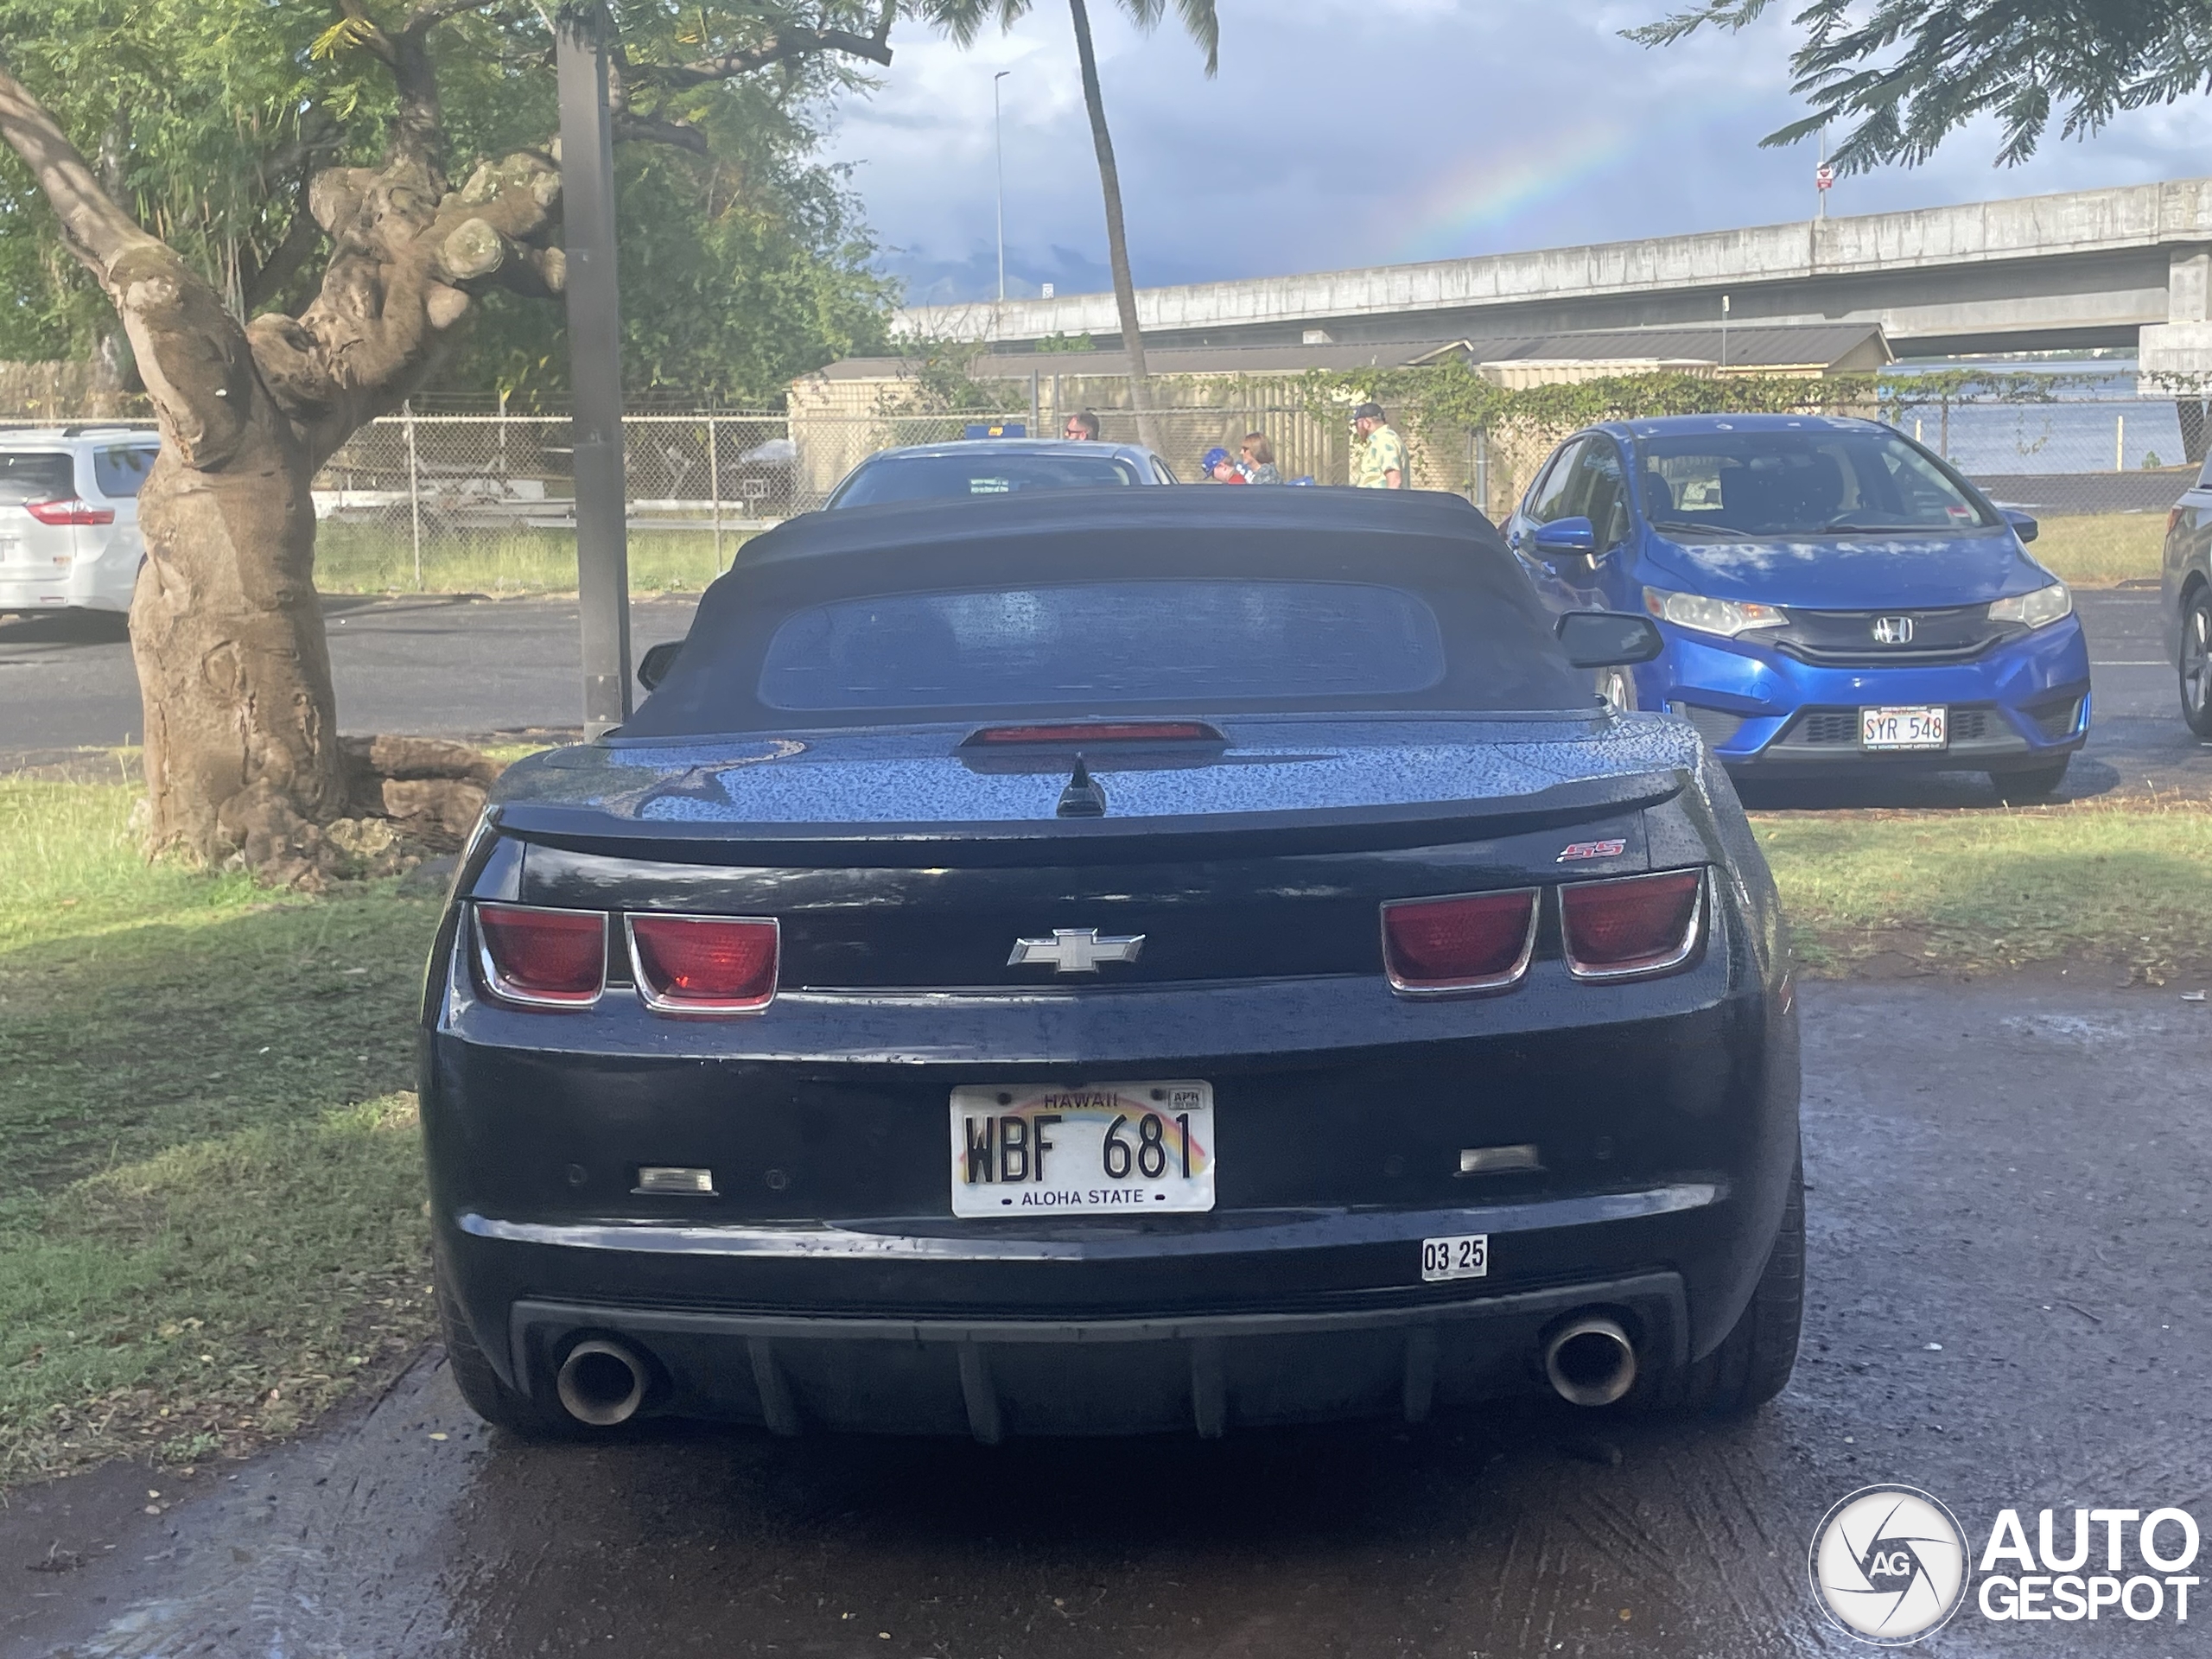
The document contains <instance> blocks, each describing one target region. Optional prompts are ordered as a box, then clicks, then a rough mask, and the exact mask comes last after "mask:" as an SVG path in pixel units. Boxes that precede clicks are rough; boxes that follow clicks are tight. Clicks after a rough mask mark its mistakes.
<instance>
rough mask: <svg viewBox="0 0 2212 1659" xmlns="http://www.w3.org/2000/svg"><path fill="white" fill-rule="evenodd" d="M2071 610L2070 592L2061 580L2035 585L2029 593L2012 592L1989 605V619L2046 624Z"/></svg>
mask: <svg viewBox="0 0 2212 1659" xmlns="http://www.w3.org/2000/svg"><path fill="white" fill-rule="evenodd" d="M2073 614H2074V595H2073V594H2072V593H2071V592H2070V591H2069V589H2068V588H2067V586H2066V584H2065V583H2064V582H2052V583H2051V584H2050V587H2048V588H2037V589H2036V590H2035V592H2033V593H2032V594H2014V595H2013V596H2012V598H2010V599H2000V600H1999V601H1996V602H1995V603H1994V604H1993V605H1991V606H1990V607H1989V620H1991V621H1993V622H2018V623H2019V624H2021V625H2022V626H2024V627H2031V628H2047V627H2049V626H2050V625H2051V624H2052V623H2054V622H2056V621H2059V620H2063V619H2064V618H2066V617H2069V616H2071V615H2073Z"/></svg>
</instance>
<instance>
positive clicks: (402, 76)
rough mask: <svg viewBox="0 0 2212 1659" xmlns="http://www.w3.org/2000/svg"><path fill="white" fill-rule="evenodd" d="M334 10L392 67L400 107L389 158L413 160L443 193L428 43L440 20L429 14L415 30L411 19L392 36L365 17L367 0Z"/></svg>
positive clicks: (442, 141)
mask: <svg viewBox="0 0 2212 1659" xmlns="http://www.w3.org/2000/svg"><path fill="white" fill-rule="evenodd" d="M338 9H339V10H340V12H341V13H342V14H344V16H346V18H347V19H348V20H349V21H351V22H353V23H354V24H356V25H357V26H358V34H357V35H356V38H357V39H358V40H359V41H360V43H361V44H362V45H363V46H365V47H366V48H368V49H369V50H370V51H371V52H372V53H373V54H375V55H376V57H377V60H378V61H379V62H380V63H382V64H383V65H384V66H385V67H386V68H388V69H390V70H391V84H392V90H393V91H394V92H397V94H398V95H399V111H398V113H397V115H396V116H395V117H393V118H392V123H391V157H392V159H394V160H397V161H407V162H414V163H415V164H416V166H418V167H420V168H422V169H423V172H424V173H426V174H427V175H429V179H430V183H431V186H432V188H433V190H434V192H442V191H443V190H444V189H445V188H446V174H445V154H446V131H445V114H444V111H443V110H442V108H441V107H440V105H439V103H438V73H437V67H436V66H435V64H433V63H432V62H431V61H430V45H429V31H430V28H431V25H432V24H435V23H436V22H441V21H442V18H440V17H431V18H429V20H428V21H426V22H423V26H422V27H421V28H419V29H417V28H416V27H415V22H416V19H415V18H410V19H409V20H408V27H407V28H405V29H401V30H400V31H399V33H398V34H397V35H391V34H388V33H386V32H385V29H384V28H383V27H382V26H381V25H380V24H378V22H377V20H376V19H375V18H373V17H372V16H369V12H368V7H367V5H366V3H365V0H338ZM427 10H435V3H434V4H433V5H430V6H424V7H422V8H418V13H417V15H418V16H419V15H420V12H421V11H427ZM460 10H469V8H467V7H466V6H463V7H461V8H460ZM447 15H448V16H450V15H453V14H451V13H448V14H447Z"/></svg>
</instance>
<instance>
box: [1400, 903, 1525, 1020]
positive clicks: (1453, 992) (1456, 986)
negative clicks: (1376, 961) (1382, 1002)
mask: <svg viewBox="0 0 2212 1659" xmlns="http://www.w3.org/2000/svg"><path fill="white" fill-rule="evenodd" d="M1522 897H1525V898H1527V899H1528V900H1529V931H1528V932H1527V933H1526V934H1525V935H1524V936H1523V937H1522V940H1521V954H1520V956H1519V957H1517V958H1516V960H1515V962H1514V963H1513V965H1512V967H1510V968H1509V969H1506V970H1505V971H1504V972H1503V973H1502V974H1491V975H1489V976H1484V977H1483V978H1478V979H1455V980H1447V981H1443V982H1425V981H1423V982H1412V981H1408V980H1404V979H1401V978H1400V977H1399V976H1398V970H1397V969H1395V968H1394V967H1392V966H1391V965H1390V912H1392V911H1394V910H1401V909H1403V908H1404V907H1405V906H1408V905H1448V904H1450V903H1452V901H1453V900H1454V899H1515V898H1522ZM1543 915H1544V890H1543V889H1542V888H1541V887H1491V888H1485V889H1484V890H1482V891H1480V892H1477V893H1423V894H1421V896H1420V897H1419V898H1414V899H1384V900H1383V908H1382V910H1381V912H1379V913H1378V917H1377V923H1376V925H1378V926H1379V927H1380V928H1381V929H1382V934H1383V976H1384V977H1385V978H1386V979H1388V980H1389V982H1390V988H1391V989H1392V990H1393V991H1395V993H1397V995H1400V996H1483V995H1490V994H1491V993H1493V992H1497V991H1510V990H1511V989H1512V988H1514V987H1515V986H1516V985H1518V984H1519V983H1520V982H1522V980H1524V979H1526V978H1527V977H1528V976H1529V963H1530V962H1531V961H1533V960H1534V959H1535V955H1536V928H1537V925H1538V924H1539V923H1541V921H1542V919H1543Z"/></svg>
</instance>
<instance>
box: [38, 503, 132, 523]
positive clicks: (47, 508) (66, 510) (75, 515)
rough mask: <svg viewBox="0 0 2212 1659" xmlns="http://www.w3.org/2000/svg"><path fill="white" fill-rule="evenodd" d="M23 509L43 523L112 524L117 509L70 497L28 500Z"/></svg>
mask: <svg viewBox="0 0 2212 1659" xmlns="http://www.w3.org/2000/svg"><path fill="white" fill-rule="evenodd" d="M23 511H24V512H28V513H29V514H30V516H31V517H32V518H35V519H37V520H38V521H39V523H41V524H113V523H114V522H115V509H114V508H112V507H96V506H94V505H92V503H91V502H89V501H79V500H78V499H75V498H74V497H70V498H68V499H64V500H60V501H26V502H24V503H23Z"/></svg>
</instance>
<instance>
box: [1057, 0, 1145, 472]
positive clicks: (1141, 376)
mask: <svg viewBox="0 0 2212 1659" xmlns="http://www.w3.org/2000/svg"><path fill="white" fill-rule="evenodd" d="M1068 10H1069V12H1070V13H1071V15H1072V16H1073V17H1074V19H1075V54H1076V60H1077V62H1078V63H1080V64H1081V65H1082V67H1083V105H1084V109H1085V110H1087V111H1090V142H1091V143H1092V145H1093V146H1094V147H1095V148H1096V149H1097V151H1098V185H1099V188H1100V190H1101V191H1102V192H1103V194H1104V195H1105V198H1106V257H1107V259H1108V261H1109V263H1110V264H1112V266H1113V268H1114V306H1115V308H1116V310H1117V311H1119V312H1120V313H1121V316H1122V350H1124V351H1126V352H1127V353H1128V354H1129V404H1130V406H1131V407H1132V408H1133V409H1135V410H1136V416H1137V440H1138V442H1141V443H1142V444H1143V445H1144V446H1145V448H1147V449H1154V450H1157V449H1158V448H1160V435H1159V432H1158V429H1157V427H1156V424H1155V423H1154V420H1153V418H1152V393H1151V390H1150V388H1149V386H1148V385H1147V382H1146V378H1145V367H1144V335H1143V334H1142V333H1141V331H1140V330H1139V328H1138V327H1137V289H1136V283H1135V281H1134V280H1133V279H1132V278H1131V277H1130V276H1129V243H1128V236H1127V235H1126V234H1125V233H1124V232H1123V231H1122V175H1121V171H1120V169H1119V168H1116V166H1115V165H1114V137H1113V135H1112V134H1111V133H1109V132H1108V131H1107V130H1106V99H1105V96H1104V94H1103V93H1102V92H1100V90H1099V86H1098V55H1097V54H1096V52H1094V51H1093V50H1092V49H1091V45H1090V12H1089V11H1088V10H1085V9H1084V0H1068Z"/></svg>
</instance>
